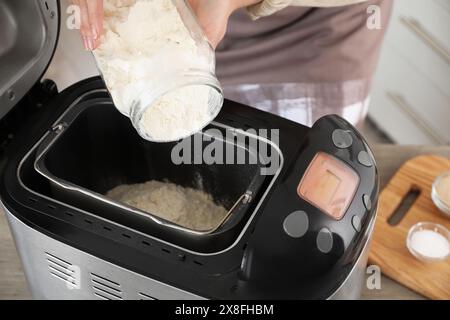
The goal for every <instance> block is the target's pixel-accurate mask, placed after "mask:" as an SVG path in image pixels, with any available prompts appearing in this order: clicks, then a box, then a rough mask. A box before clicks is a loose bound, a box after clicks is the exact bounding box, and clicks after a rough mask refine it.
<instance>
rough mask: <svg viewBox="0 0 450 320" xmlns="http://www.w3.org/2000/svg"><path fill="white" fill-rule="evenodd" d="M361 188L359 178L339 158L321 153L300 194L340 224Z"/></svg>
mask: <svg viewBox="0 0 450 320" xmlns="http://www.w3.org/2000/svg"><path fill="white" fill-rule="evenodd" d="M358 185H359V176H358V174H357V173H356V172H355V171H354V170H353V169H352V168H350V167H349V166H348V165H347V164H345V163H344V162H342V161H341V160H338V159H337V158H335V157H333V156H331V155H329V154H327V153H324V152H319V153H318V154H316V156H315V157H314V159H313V160H312V161H311V163H310V165H309V166H308V169H307V170H306V173H305V175H304V176H303V178H302V179H301V181H300V183H299V185H298V187H297V194H298V195H299V196H300V197H301V198H302V199H304V200H306V201H308V202H309V203H311V204H312V205H314V206H315V207H317V208H318V209H320V210H321V211H323V212H324V213H325V214H327V215H329V216H331V217H332V218H333V219H336V220H340V219H341V218H342V217H343V216H344V215H345V212H346V211H347V209H348V206H349V205H350V203H351V202H352V200H353V197H354V196H355V193H356V190H357V188H358Z"/></svg>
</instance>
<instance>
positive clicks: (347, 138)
mask: <svg viewBox="0 0 450 320" xmlns="http://www.w3.org/2000/svg"><path fill="white" fill-rule="evenodd" d="M332 139H333V143H334V145H335V146H336V147H337V148H339V149H346V148H349V147H350V146H351V145H352V143H353V138H352V135H351V134H350V133H349V132H347V131H344V130H342V129H336V130H334V131H333V135H332Z"/></svg>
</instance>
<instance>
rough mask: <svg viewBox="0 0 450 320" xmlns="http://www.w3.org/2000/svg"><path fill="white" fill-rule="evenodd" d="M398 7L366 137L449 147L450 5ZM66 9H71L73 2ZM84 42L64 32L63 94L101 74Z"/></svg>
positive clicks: (52, 72) (418, 2)
mask: <svg viewBox="0 0 450 320" xmlns="http://www.w3.org/2000/svg"><path fill="white" fill-rule="evenodd" d="M393 1H394V11H393V15H392V19H391V24H390V27H389V31H388V33H387V36H386V40H385V43H384V47H383V50H382V55H381V60H380V64H379V67H378V72H377V74H376V77H375V79H374V85H373V91H372V99H371V106H370V111H369V119H368V121H367V124H366V126H365V128H364V129H363V134H364V135H365V136H366V138H367V140H368V141H369V142H370V143H397V144H407V145H411V144H413V145H444V144H450V0H393ZM61 3H62V8H67V5H68V4H69V3H70V2H69V0H63V1H61ZM66 18H67V12H66V13H64V12H63V20H62V21H66V20H67V19H66ZM79 38H80V36H79V33H78V32H77V31H76V30H68V29H67V28H61V37H60V41H61V42H60V44H59V46H58V49H57V52H56V55H55V58H54V60H53V63H52V65H51V67H50V68H49V70H48V72H47V74H46V77H47V78H50V79H53V80H55V81H56V82H57V85H58V88H59V90H62V89H64V88H65V87H67V86H69V85H71V84H73V83H75V82H77V81H79V80H80V79H83V78H87V77H90V76H93V75H97V74H98V72H97V70H96V67H95V64H94V61H93V58H92V56H91V54H90V53H88V52H86V51H84V50H83V48H82V45H81V41H80V40H79ZM60 70H64V73H61V71H60Z"/></svg>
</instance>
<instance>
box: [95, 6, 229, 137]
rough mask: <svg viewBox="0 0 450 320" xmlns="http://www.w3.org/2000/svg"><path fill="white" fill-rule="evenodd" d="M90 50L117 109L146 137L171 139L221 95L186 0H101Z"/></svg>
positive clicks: (205, 114) (187, 131)
mask: <svg viewBox="0 0 450 320" xmlns="http://www.w3.org/2000/svg"><path fill="white" fill-rule="evenodd" d="M104 15H105V18H104V30H105V32H104V35H103V37H102V41H101V45H100V46H99V48H98V49H97V50H95V51H94V56H95V59H96V61H97V65H98V67H99V69H100V71H101V74H102V76H103V79H104V81H105V83H106V86H107V87H108V90H109V92H110V94H111V96H112V98H113V101H114V104H115V106H116V107H117V109H118V110H119V111H120V112H122V113H123V114H124V115H126V116H128V117H129V118H130V119H131V121H132V123H133V125H134V127H135V128H136V130H137V132H138V133H139V134H140V135H141V136H142V137H143V138H144V139H146V140H150V141H155V142H169V141H176V140H179V139H182V138H185V137H187V136H189V135H192V134H193V133H195V132H197V131H199V130H201V129H202V128H204V127H205V126H206V125H207V124H209V123H210V122H211V121H212V120H213V119H214V118H215V117H216V116H217V114H218V113H219V111H220V109H221V107H222V104H223V94H222V89H221V86H220V83H219V81H218V80H217V77H216V76H215V55H214V50H213V49H212V47H211V45H210V44H209V42H208V40H207V39H206V37H205V36H204V33H203V31H202V29H201V27H200V26H199V24H198V22H197V20H196V18H195V16H194V14H193V12H192V10H191V8H190V7H189V5H188V4H187V3H186V1H184V0H105V1H104Z"/></svg>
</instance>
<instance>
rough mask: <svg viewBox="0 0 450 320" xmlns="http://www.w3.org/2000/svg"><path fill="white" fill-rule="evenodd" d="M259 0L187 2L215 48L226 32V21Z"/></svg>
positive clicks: (201, 0) (199, 0)
mask: <svg viewBox="0 0 450 320" xmlns="http://www.w3.org/2000/svg"><path fill="white" fill-rule="evenodd" d="M258 2H261V0H189V3H190V5H191V7H192V9H193V10H194V13H195V14H196V16H197V19H198V22H199V24H200V26H201V27H202V28H203V31H204V32H205V35H206V36H207V37H208V39H209V41H210V42H211V45H212V46H213V47H214V48H216V47H217V45H218V44H219V43H220V41H221V40H222V39H223V37H224V35H225V32H226V31H227V25H228V19H229V18H230V16H231V14H232V13H233V12H234V11H235V10H237V9H239V8H243V7H246V6H249V5H252V4H255V3H258Z"/></svg>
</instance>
